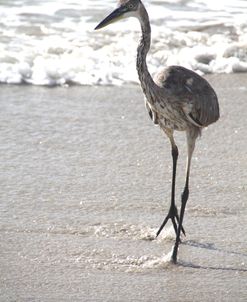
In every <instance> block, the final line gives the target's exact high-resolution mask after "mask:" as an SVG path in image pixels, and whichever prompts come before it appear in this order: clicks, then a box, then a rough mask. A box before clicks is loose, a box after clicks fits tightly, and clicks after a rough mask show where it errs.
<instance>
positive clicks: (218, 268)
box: [178, 240, 247, 272]
mask: <svg viewBox="0 0 247 302" xmlns="http://www.w3.org/2000/svg"><path fill="white" fill-rule="evenodd" d="M183 244H184V245H189V246H193V247H196V248H202V249H207V250H213V251H218V252H223V253H224V254H229V255H238V256H242V257H247V254H245V253H240V252H236V251H227V250H224V249H221V248H217V247H216V246H215V245H214V243H200V242H196V241H193V240H188V241H185V242H183ZM178 265H179V266H183V267H189V268H195V269H205V270H216V271H232V272H247V268H240V267H238V268H237V267H222V266H203V265H198V264H194V263H191V262H185V261H179V262H178Z"/></svg>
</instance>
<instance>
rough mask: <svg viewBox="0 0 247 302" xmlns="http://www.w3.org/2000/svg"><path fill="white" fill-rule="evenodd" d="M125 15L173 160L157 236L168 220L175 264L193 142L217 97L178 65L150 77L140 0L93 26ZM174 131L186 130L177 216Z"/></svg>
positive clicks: (214, 115) (213, 116)
mask: <svg viewBox="0 0 247 302" xmlns="http://www.w3.org/2000/svg"><path fill="white" fill-rule="evenodd" d="M126 17H136V18H137V19H138V20H139V22H140V25H141V31H142V36H141V40H140V43H139V46H138V48H137V60H136V68H137V72H138V76H139V80H140V82H141V87H142V90H143V93H144V95H145V97H146V100H145V101H146V108H147V110H148V112H149V115H150V117H151V118H152V120H153V122H154V123H155V124H158V125H159V126H160V127H161V129H162V130H164V132H165V133H166V135H167V136H168V138H169V140H170V143H171V153H172V159H173V171H172V188H171V205H170V210H169V212H168V214H167V216H166V217H165V219H164V221H163V223H162V224H161V226H160V228H159V230H158V232H157V236H158V235H159V234H160V232H161V230H162V229H163V228H164V226H165V225H166V223H167V221H168V220H169V219H171V221H172V224H173V227H174V230H175V232H176V240H175V245H174V247H173V252H172V261H173V262H174V263H176V262H177V252H178V246H179V243H180V234H181V232H183V233H184V234H185V231H184V228H183V225H182V223H183V218H184V211H185V206H186V203H187V200H188V197H189V175H190V166H191V158H192V154H193V151H194V147H195V141H196V139H197V137H198V136H199V135H200V134H201V130H202V128H204V127H206V126H208V125H210V124H212V123H214V122H216V121H217V120H218V118H219V104H218V99H217V95H216V93H215V91H214V90H213V88H212V87H211V86H210V84H209V83H208V82H207V81H206V80H205V79H203V78H202V77H201V76H199V75H198V74H197V73H195V72H193V71H191V70H188V69H186V68H184V67H181V66H170V67H167V68H165V69H164V70H163V71H161V72H159V73H158V74H157V75H156V76H155V78H154V79H153V78H152V77H151V75H150V73H149V71H148V68H147V63H146V56H147V53H148V51H149V49H150V40H151V28H150V23H149V17H148V13H147V11H146V9H145V7H144V5H143V3H142V1H141V0H120V1H119V5H118V7H117V9H115V10H114V11H113V12H112V13H111V14H110V15H108V16H107V17H106V18H105V19H104V20H103V21H102V22H100V23H99V24H98V26H97V27H96V28H95V29H100V28H102V27H105V26H107V25H109V24H110V23H113V22H115V21H117V20H119V19H123V18H126ZM174 130H178V131H185V132H186V136H187V150H188V154H187V165H186V179H185V186H184V190H183V193H182V196H181V209H180V215H178V211H177V207H176V205H175V182H176V167H177V158H178V148H177V145H176V143H175V140H174V137H173V133H174Z"/></svg>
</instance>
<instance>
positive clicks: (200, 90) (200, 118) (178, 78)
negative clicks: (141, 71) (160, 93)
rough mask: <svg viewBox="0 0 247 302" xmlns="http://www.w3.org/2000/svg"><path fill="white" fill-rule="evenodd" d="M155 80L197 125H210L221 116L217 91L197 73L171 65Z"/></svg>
mask: <svg viewBox="0 0 247 302" xmlns="http://www.w3.org/2000/svg"><path fill="white" fill-rule="evenodd" d="M155 82H156V84H157V85H158V86H159V87H161V88H163V89H164V93H165V94H166V95H168V97H169V96H170V99H171V100H172V101H173V102H174V103H176V106H180V108H182V110H183V112H184V113H185V116H186V117H187V119H188V120H189V121H190V122H191V123H193V124H195V125H196V126H198V127H205V126H208V125H209V124H211V123H213V122H216V121H217V119H218V118H219V104H218V99H217V96H216V93H215V92H214V90H213V88H212V87H211V86H210V84H209V83H208V82H207V81H206V80H205V79H204V78H202V77H201V76H199V75H198V74H197V73H195V72H193V71H191V70H189V69H186V68H184V67H181V66H170V67H168V68H166V69H165V70H163V71H161V72H160V73H158V74H157V76H156V77H155Z"/></svg>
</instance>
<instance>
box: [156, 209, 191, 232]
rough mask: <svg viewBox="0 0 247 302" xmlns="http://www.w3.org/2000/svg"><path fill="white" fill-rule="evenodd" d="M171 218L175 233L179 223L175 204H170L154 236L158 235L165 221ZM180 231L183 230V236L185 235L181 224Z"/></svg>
mask: <svg viewBox="0 0 247 302" xmlns="http://www.w3.org/2000/svg"><path fill="white" fill-rule="evenodd" d="M169 219H171V221H172V224H173V227H174V231H175V233H176V235H177V232H178V225H179V216H178V210H177V207H176V206H175V205H171V207H170V210H169V212H168V214H167V216H166V218H165V219H164V221H163V223H162V224H161V226H160V228H159V230H158V232H157V233H156V237H158V236H159V234H160V232H161V231H162V230H163V228H164V226H165V225H166V223H167V221H168V220H169ZM181 231H182V232H183V234H184V236H185V230H184V228H183V226H182V227H181Z"/></svg>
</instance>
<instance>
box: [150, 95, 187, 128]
mask: <svg viewBox="0 0 247 302" xmlns="http://www.w3.org/2000/svg"><path fill="white" fill-rule="evenodd" d="M149 106H150V108H151V110H152V111H153V112H154V116H156V119H157V123H158V124H159V125H160V127H161V128H169V129H173V130H178V131H185V130H186V129H188V126H189V125H188V120H187V118H186V117H185V115H184V112H183V111H182V110H181V108H174V106H172V104H169V103H168V104H165V105H164V104H163V103H161V102H157V101H156V102H153V104H152V105H151V104H149Z"/></svg>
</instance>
